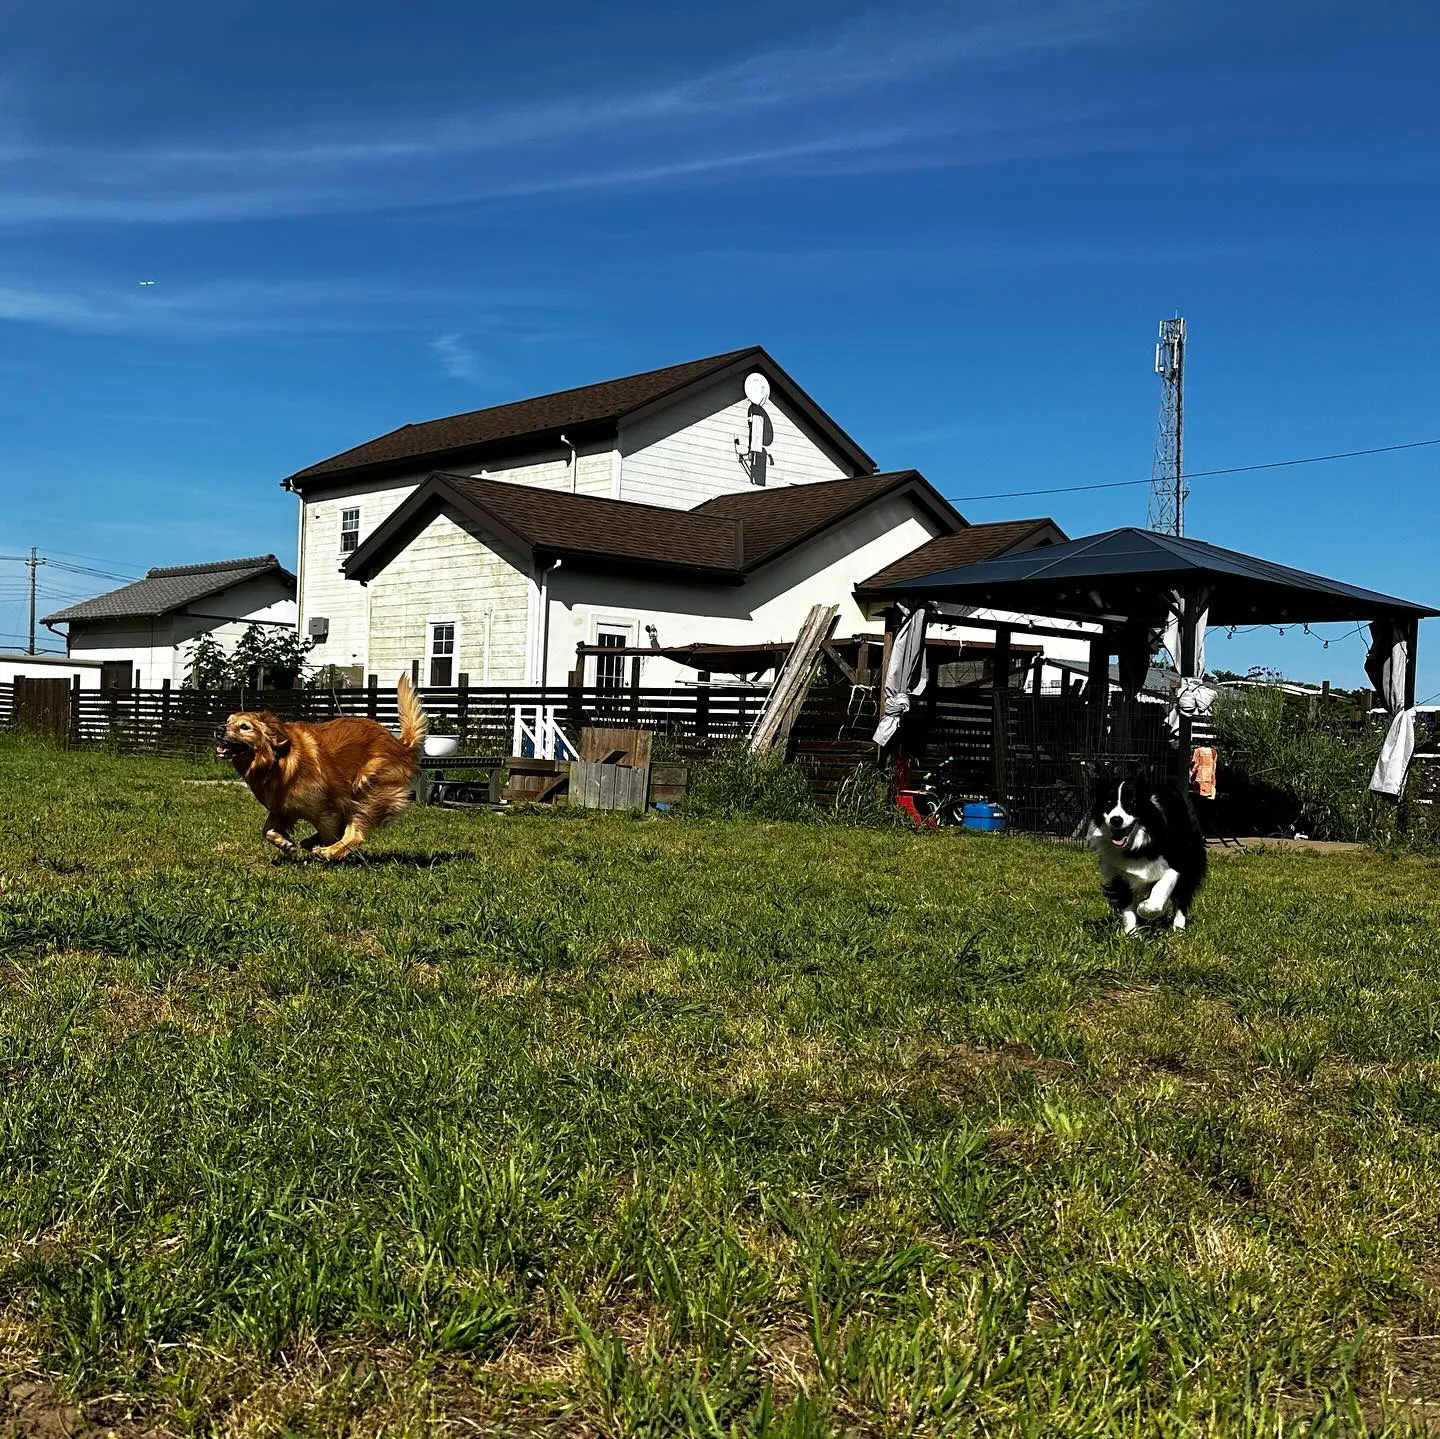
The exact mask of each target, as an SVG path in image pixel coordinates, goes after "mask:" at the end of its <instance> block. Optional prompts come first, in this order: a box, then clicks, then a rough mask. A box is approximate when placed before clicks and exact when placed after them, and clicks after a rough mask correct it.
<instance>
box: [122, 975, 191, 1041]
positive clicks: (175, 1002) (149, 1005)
mask: <svg viewBox="0 0 1440 1439" xmlns="http://www.w3.org/2000/svg"><path fill="white" fill-rule="evenodd" d="M100 1018H101V1019H102V1020H103V1021H104V1022H105V1023H107V1024H108V1025H110V1026H111V1027H112V1028H114V1029H118V1030H120V1031H121V1032H122V1033H124V1034H138V1033H139V1032H140V1031H141V1030H142V1029H153V1028H154V1027H155V1026H156V1025H158V1024H169V1025H173V1026H174V1027H175V1028H176V1029H183V1030H186V1031H188V1032H189V1033H191V1034H203V1033H206V1032H208V1031H209V1030H212V1029H213V1028H214V1025H213V1024H211V1023H209V1022H208V1021H206V1020H204V1019H202V1018H201V1017H200V1016H199V1015H198V1014H196V1013H195V1011H194V1010H193V1009H191V1008H190V1007H189V1006H188V1005H187V1004H185V1003H184V1001H183V1000H182V999H180V998H178V997H177V996H176V995H175V994H174V993H172V992H171V991H169V990H167V991H165V992H163V993H158V994H157V993H156V992H155V991H153V990H144V989H131V988H130V987H129V986H127V985H111V986H110V988H109V989H108V990H107V991H106V994H105V999H104V1000H103V1002H102V1003H101V1005H100Z"/></svg>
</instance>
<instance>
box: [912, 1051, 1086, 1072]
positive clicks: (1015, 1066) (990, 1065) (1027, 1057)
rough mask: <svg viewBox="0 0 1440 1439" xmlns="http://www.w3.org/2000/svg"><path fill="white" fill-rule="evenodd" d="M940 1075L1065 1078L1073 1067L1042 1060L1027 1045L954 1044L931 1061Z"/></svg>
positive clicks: (1067, 1062) (1056, 1061) (1058, 1061)
mask: <svg viewBox="0 0 1440 1439" xmlns="http://www.w3.org/2000/svg"><path fill="white" fill-rule="evenodd" d="M934 1062H935V1064H936V1066H937V1067H938V1068H939V1069H941V1070H943V1071H950V1072H957V1073H961V1074H993V1073H996V1072H1000V1073H1014V1072H1016V1071H1023V1072H1024V1073H1026V1074H1035V1075H1038V1076H1040V1077H1041V1078H1042V1079H1054V1078H1056V1077H1058V1076H1059V1075H1062V1074H1069V1073H1070V1072H1071V1070H1073V1069H1074V1067H1075V1066H1074V1065H1073V1064H1071V1063H1070V1062H1069V1061H1068V1060H1065V1059H1046V1058H1045V1057H1044V1056H1043V1055H1040V1054H1037V1053H1036V1052H1035V1051H1034V1050H1033V1049H1031V1047H1030V1046H1029V1045H1028V1044H1001V1045H996V1046H994V1047H993V1048H992V1047H989V1046H987V1045H982V1044H954V1045H949V1046H947V1047H946V1048H945V1049H943V1050H941V1051H939V1052H938V1053H937V1054H936V1055H935V1060H934Z"/></svg>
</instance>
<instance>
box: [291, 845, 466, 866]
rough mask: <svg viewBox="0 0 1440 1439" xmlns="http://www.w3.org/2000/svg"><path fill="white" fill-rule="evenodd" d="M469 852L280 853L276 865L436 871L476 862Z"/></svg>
mask: <svg viewBox="0 0 1440 1439" xmlns="http://www.w3.org/2000/svg"><path fill="white" fill-rule="evenodd" d="M474 858H475V856H474V854H473V853H472V852H470V851H469V850H463V849H433V850H419V849H415V850H410V849H383V850H380V851H379V852H378V853H375V854H372V853H369V852H368V851H366V850H361V851H359V853H357V854H352V855H348V856H347V857H346V858H344V859H334V860H324V859H314V858H312V857H311V856H310V855H308V854H303V853H302V854H277V855H276V856H275V857H274V858H273V859H272V860H271V861H270V863H271V864H272V865H301V866H303V867H304V868H306V869H373V868H375V867H377V866H390V867H392V868H396V869H435V868H436V867H437V866H438V865H442V864H454V863H455V862H456V861H458V860H465V859H474Z"/></svg>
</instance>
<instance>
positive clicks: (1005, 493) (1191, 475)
mask: <svg viewBox="0 0 1440 1439" xmlns="http://www.w3.org/2000/svg"><path fill="white" fill-rule="evenodd" d="M1431 445H1440V440H1411V441H1409V442H1408V443H1406V444H1403V445H1376V446H1374V448H1372V449H1368V450H1341V451H1338V452H1337V453H1335V454H1333V455H1306V456H1305V457H1304V458H1303V459H1299V460H1269V461H1267V462H1266V463H1265V464H1263V465H1230V466H1228V467H1227V468H1225V469H1221V470H1190V471H1188V472H1187V473H1186V475H1185V479H1186V481H1187V482H1188V481H1190V480H1198V479H1205V478H1209V477H1210V476H1213V475H1249V474H1253V473H1255V471H1257V470H1285V469H1290V468H1291V467H1292V466H1295V465H1323V464H1325V463H1327V462H1328V461H1330V460H1354V459H1359V458H1360V457H1361V456H1363V455H1390V454H1394V453H1395V452H1396V451H1397V450H1423V449H1425V448H1427V447H1428V446H1431ZM1150 483H1152V481H1150V480H1108V481H1106V482H1104V483H1102V484H1098V485H1055V486H1053V487H1051V488H1049V489H1043V490H1002V491H997V492H996V493H995V494H992V495H950V496H947V498H948V499H949V500H950V501H951V503H952V504H957V505H964V504H969V503H970V502H971V501H973V500H1015V499H1020V498H1021V497H1023V496H1025V495H1072V494H1078V493H1080V492H1081V491H1082V490H1124V489H1130V488H1131V487H1133V486H1135V485H1148V484H1150Z"/></svg>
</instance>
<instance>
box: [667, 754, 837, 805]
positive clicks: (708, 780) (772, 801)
mask: <svg viewBox="0 0 1440 1439" xmlns="http://www.w3.org/2000/svg"><path fill="white" fill-rule="evenodd" d="M683 807H684V810H685V812H686V813H688V814H700V815H715V816H722V817H730V816H742V815H743V816H747V817H749V818H751V819H791V820H813V819H816V818H818V815H819V811H818V810H817V809H816V807H815V802H814V801H813V800H812V799H811V798H810V784H809V781H808V780H807V779H806V777H805V775H804V773H803V772H802V771H801V770H800V769H798V768H797V767H796V766H795V765H793V764H786V763H785V761H784V760H783V759H780V758H778V757H776V756H771V755H757V754H752V753H751V752H750V751H749V750H748V749H744V748H740V749H732V750H722V751H720V752H718V753H716V754H715V755H713V756H712V757H711V758H710V759H707V760H705V761H704V762H703V763H701V764H699V765H697V766H696V767H695V769H694V771H693V772H692V774H691V776H690V792H689V794H688V795H686V797H685V803H684V806H683Z"/></svg>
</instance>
